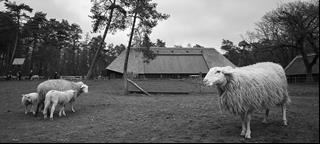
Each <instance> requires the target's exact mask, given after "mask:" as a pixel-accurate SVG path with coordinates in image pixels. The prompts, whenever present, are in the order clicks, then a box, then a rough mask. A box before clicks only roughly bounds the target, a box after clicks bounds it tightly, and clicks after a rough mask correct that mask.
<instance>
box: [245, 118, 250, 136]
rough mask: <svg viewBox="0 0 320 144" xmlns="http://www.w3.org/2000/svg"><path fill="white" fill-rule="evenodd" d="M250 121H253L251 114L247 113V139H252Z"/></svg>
mask: <svg viewBox="0 0 320 144" xmlns="http://www.w3.org/2000/svg"><path fill="white" fill-rule="evenodd" d="M250 121H251V114H250V113H247V114H246V122H247V131H246V135H245V138H247V139H250V138H251V130H250Z"/></svg>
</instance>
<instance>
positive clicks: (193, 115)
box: [0, 80, 319, 143]
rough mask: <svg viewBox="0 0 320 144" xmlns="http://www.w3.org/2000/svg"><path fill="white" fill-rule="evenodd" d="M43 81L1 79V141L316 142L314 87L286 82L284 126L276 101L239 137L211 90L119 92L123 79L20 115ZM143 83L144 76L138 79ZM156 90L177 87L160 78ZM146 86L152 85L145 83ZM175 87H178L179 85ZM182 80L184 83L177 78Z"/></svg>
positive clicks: (316, 93) (316, 91)
mask: <svg viewBox="0 0 320 144" xmlns="http://www.w3.org/2000/svg"><path fill="white" fill-rule="evenodd" d="M40 82H41V81H0V87H1V88H0V142H1V143H3V142H281V143H282V142H283V143H291V142H307V143H308V142H315V143H319V86H318V85H290V86H289V93H290V95H291V97H292V104H291V105H290V106H289V109H288V112H287V115H288V124H289V125H288V126H287V127H284V126H282V121H281V110H280V108H272V109H271V111H270V117H269V123H268V124H262V123H261V121H262V118H263V113H262V112H256V113H255V114H254V115H253V118H252V122H251V130H252V134H251V136H252V139H250V140H246V139H244V138H243V137H241V136H240V131H241V129H240V128H241V123H240V120H239V118H238V117H234V116H232V115H230V114H228V113H224V112H221V111H220V109H219V106H218V105H217V94H216V93H215V92H214V90H213V91H212V92H208V91H206V92H205V93H197V92H196V91H197V88H196V87H195V88H194V89H192V87H189V88H187V89H189V90H190V89H191V91H193V93H190V94H156V95H152V96H144V95H142V94H138V93H133V94H130V95H128V96H124V95H122V94H121V92H122V89H121V87H122V82H121V81H120V80H110V81H89V82H88V83H87V84H88V85H89V93H88V94H84V95H81V96H80V98H79V99H77V101H76V104H75V110H76V112H75V113H72V112H71V109H70V106H67V108H66V113H67V117H58V115H57V113H55V115H54V120H53V121H50V120H43V118H42V114H41V117H40V116H38V117H33V116H32V115H31V114H28V115H25V114H24V107H23V106H22V104H21V94H23V93H29V92H33V91H35V89H36V86H37V85H38V84H39V83H40ZM140 83H141V82H140ZM153 83H154V84H157V87H158V88H159V89H165V88H166V87H175V86H177V85H176V84H175V83H174V82H173V83H172V81H168V82H167V83H166V82H165V81H161V83H162V84H159V83H156V82H153ZM149 86H150V84H149ZM177 87H178V86H177ZM179 87H182V88H183V86H181V85H179Z"/></svg>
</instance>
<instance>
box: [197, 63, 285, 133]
mask: <svg viewBox="0 0 320 144" xmlns="http://www.w3.org/2000/svg"><path fill="white" fill-rule="evenodd" d="M203 82H204V84H205V85H206V86H212V85H216V86H217V89H218V92H219V105H220V107H223V108H224V109H225V110H227V111H229V112H231V113H232V114H234V115H240V117H241V120H242V130H241V133H240V135H241V136H244V137H245V138H248V139H250V138H251V129H250V120H251V114H252V113H253V112H254V111H255V110H260V111H261V110H266V111H265V115H264V119H263V121H262V122H263V123H267V118H268V115H269V108H270V107H272V106H275V105H276V106H281V107H282V120H283V124H284V125H285V126H286V125H287V118H286V107H287V105H288V104H289V103H290V102H291V100H290V97H289V95H288V90H287V87H288V84H287V80H286V76H285V72H284V70H283V68H282V67H281V66H280V65H279V64H275V63H272V62H261V63H256V64H253V65H249V66H245V67H238V68H232V67H230V66H227V67H213V68H211V69H210V70H209V72H208V73H207V75H206V76H205V78H204V80H203Z"/></svg>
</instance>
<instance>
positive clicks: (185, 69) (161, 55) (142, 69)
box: [106, 48, 235, 78]
mask: <svg viewBox="0 0 320 144" xmlns="http://www.w3.org/2000/svg"><path fill="white" fill-rule="evenodd" d="M151 50H152V51H153V52H154V53H155V55H156V57H155V59H153V60H150V62H149V63H146V62H144V57H143V53H142V52H141V51H139V50H138V48H132V49H131V50H130V55H129V61H128V70H127V71H128V73H131V74H132V75H133V76H134V77H135V78H185V77H189V76H190V75H199V74H203V75H202V76H204V75H205V74H206V73H207V72H208V71H209V69H210V68H211V67H215V66H232V67H234V66H235V65H234V64H232V63H231V62H230V61H229V60H228V59H227V58H225V57H224V56H223V55H221V54H220V53H219V52H218V51H217V50H215V49H214V48H151ZM125 53H126V50H125V51H123V52H122V53H121V54H120V55H119V56H118V57H117V58H116V59H115V60H114V61H113V62H112V63H111V64H110V65H109V66H108V67H107V68H106V73H107V75H108V76H109V77H111V78H120V77H122V74H123V64H124V60H125Z"/></svg>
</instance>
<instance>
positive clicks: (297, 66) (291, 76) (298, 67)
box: [285, 54, 319, 83]
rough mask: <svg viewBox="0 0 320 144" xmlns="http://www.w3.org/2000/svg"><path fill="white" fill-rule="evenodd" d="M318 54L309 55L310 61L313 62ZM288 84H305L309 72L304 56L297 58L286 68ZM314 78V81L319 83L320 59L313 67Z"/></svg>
mask: <svg viewBox="0 0 320 144" xmlns="http://www.w3.org/2000/svg"><path fill="white" fill-rule="evenodd" d="M315 56H316V54H309V55H308V60H309V61H312V60H313V58H314V57H315ZM285 72H286V75H287V79H288V82H290V83H296V82H305V81H306V79H307V70H306V67H305V65H304V62H303V59H302V56H301V55H299V56H296V57H295V58H294V59H293V60H292V61H291V62H290V63H289V64H288V66H287V67H286V68H285ZM312 78H313V80H314V81H316V82H318V81H319V59H318V60H317V62H316V64H315V65H314V66H313V67H312Z"/></svg>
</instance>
